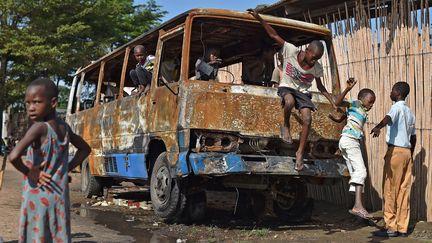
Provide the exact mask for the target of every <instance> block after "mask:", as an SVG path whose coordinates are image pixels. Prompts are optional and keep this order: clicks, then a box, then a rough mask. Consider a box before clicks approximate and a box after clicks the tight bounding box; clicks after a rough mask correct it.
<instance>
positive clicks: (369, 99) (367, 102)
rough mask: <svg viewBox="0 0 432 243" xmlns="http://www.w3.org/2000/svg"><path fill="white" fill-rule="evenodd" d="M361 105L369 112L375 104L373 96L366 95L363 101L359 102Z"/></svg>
mask: <svg viewBox="0 0 432 243" xmlns="http://www.w3.org/2000/svg"><path fill="white" fill-rule="evenodd" d="M360 101H361V103H362V106H363V107H364V108H365V109H366V110H367V111H369V110H370V109H372V106H373V104H374V103H375V96H373V95H371V94H368V95H366V96H365V97H363V99H361V100H360Z"/></svg>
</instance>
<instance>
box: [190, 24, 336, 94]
mask: <svg viewBox="0 0 432 243" xmlns="http://www.w3.org/2000/svg"><path fill="white" fill-rule="evenodd" d="M273 28H275V30H276V31H277V32H278V34H279V35H280V36H281V37H282V38H283V39H285V40H286V41H288V42H290V43H292V44H294V45H295V46H297V47H302V46H306V45H307V44H308V43H310V42H311V41H312V40H322V39H323V36H321V35H319V34H316V33H310V32H307V31H304V30H299V29H294V28H288V27H281V26H273ZM190 43H191V44H190V45H191V47H190V53H189V70H188V78H189V79H191V80H203V81H206V78H200V77H197V68H201V69H203V70H212V68H213V70H214V69H216V70H217V75H216V78H215V79H214V80H215V81H218V82H221V83H230V84H246V85H255V86H272V82H271V77H272V74H273V72H274V70H275V67H277V55H276V53H277V51H279V48H278V47H277V46H276V44H275V42H274V41H273V40H271V39H270V38H269V37H268V35H267V33H265V30H264V29H263V27H262V26H261V25H260V24H259V23H257V22H246V21H240V20H232V19H230V20H226V19H214V18H213V19H210V18H201V17H197V18H195V19H194V20H193V23H192V33H191V42H190ZM324 46H325V51H324V55H323V57H322V58H321V60H320V62H321V63H322V65H323V67H324V80H323V83H324V85H325V86H326V88H328V90H329V92H331V90H332V89H331V86H332V85H331V82H332V80H331V79H330V77H332V75H330V65H329V63H330V62H329V61H328V54H327V45H324ZM212 47H217V48H218V49H219V53H217V54H219V56H217V55H216V57H217V58H216V59H217V62H215V64H214V65H210V66H211V67H212V68H208V66H209V65H203V67H201V66H198V67H197V65H196V64H197V60H199V59H203V57H204V58H205V57H206V56H205V54H206V51H207V53H208V54H209V52H208V50H209V49H210V48H212ZM324 59H325V60H324ZM207 64H208V63H207ZM210 80H211V79H210ZM315 90H317V89H316V87H315V88H314V89H312V91H315Z"/></svg>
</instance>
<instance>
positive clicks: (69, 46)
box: [0, 0, 165, 127]
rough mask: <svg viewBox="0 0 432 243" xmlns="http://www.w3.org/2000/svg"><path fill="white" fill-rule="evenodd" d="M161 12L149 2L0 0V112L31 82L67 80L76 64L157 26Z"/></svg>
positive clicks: (151, 0)
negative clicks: (44, 79)
mask: <svg viewBox="0 0 432 243" xmlns="http://www.w3.org/2000/svg"><path fill="white" fill-rule="evenodd" d="M164 14H165V12H164V11H162V10H161V9H160V6H158V5H156V2H155V0H149V1H148V2H147V3H145V4H142V5H133V1H132V0H61V1H60V0H34V1H24V0H2V1H0V97H1V98H0V114H1V112H2V110H3V109H4V108H5V107H6V106H7V105H9V104H13V103H14V102H16V101H17V100H20V99H22V97H23V95H24V90H25V87H26V85H27V84H28V83H29V82H30V81H31V80H33V79H35V78H36V77H39V76H47V77H50V78H52V79H53V80H55V81H57V82H58V81H59V80H65V81H66V82H68V81H71V78H70V76H71V75H72V74H73V72H74V71H75V70H76V69H77V68H79V67H80V66H84V65H86V64H88V63H89V62H90V61H91V60H96V59H97V58H99V57H101V56H102V55H103V54H105V53H107V52H109V51H110V50H112V49H114V48H116V47H118V46H120V45H122V44H124V43H126V42H127V41H129V40H131V39H132V38H134V37H136V36H138V35H140V34H142V33H144V32H146V31H147V30H149V29H151V28H152V27H154V26H156V25H158V24H159V23H160V19H161V17H163V16H164ZM66 99H67V98H66ZM0 119H1V116H0ZM0 121H1V120H0ZM0 127H1V122H0Z"/></svg>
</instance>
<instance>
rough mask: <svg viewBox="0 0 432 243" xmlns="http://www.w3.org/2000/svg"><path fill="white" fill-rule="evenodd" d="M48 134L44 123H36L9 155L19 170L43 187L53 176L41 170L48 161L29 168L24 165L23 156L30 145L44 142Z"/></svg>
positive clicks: (9, 158)
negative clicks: (43, 139)
mask: <svg viewBox="0 0 432 243" xmlns="http://www.w3.org/2000/svg"><path fill="white" fill-rule="evenodd" d="M46 133H47V126H46V125H45V124H44V123H41V122H37V123H34V124H33V125H32V126H31V127H30V129H29V130H28V131H27V132H26V134H25V135H24V137H23V138H22V139H21V140H20V141H19V142H18V144H17V145H16V146H15V147H14V148H13V149H12V151H11V152H10V154H9V155H8V160H9V161H10V162H11V163H12V165H13V166H14V167H15V168H16V169H17V170H19V171H20V172H21V173H23V174H24V175H26V176H27V177H28V178H29V179H30V180H32V181H33V182H38V184H41V185H46V184H47V183H49V182H50V181H51V175H50V174H48V173H46V172H44V171H41V169H42V168H43V167H44V166H45V165H46V161H45V162H43V163H42V164H40V165H38V166H32V167H31V168H28V167H27V166H26V165H25V164H24V163H23V161H22V159H21V156H22V154H23V153H24V151H25V149H26V148H27V147H28V146H29V145H30V144H32V143H34V142H36V143H38V142H39V143H40V142H41V140H42V139H41V138H43V137H45V136H46Z"/></svg>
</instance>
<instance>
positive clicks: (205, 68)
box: [195, 47, 222, 81]
mask: <svg viewBox="0 0 432 243" xmlns="http://www.w3.org/2000/svg"><path fill="white" fill-rule="evenodd" d="M219 53H220V50H219V48H217V47H209V48H208V50H207V52H206V53H205V55H204V58H198V60H197V61H196V63H195V75H196V79H197V80H204V81H209V80H215V81H217V73H218V69H219V64H221V62H222V59H220V58H219Z"/></svg>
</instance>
